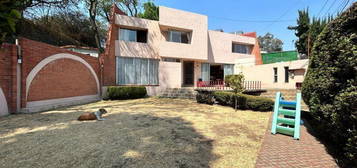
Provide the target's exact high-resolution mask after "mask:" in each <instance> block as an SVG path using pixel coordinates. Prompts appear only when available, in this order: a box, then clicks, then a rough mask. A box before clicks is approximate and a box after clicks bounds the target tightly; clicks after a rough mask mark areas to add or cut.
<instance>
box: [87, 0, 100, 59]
mask: <svg viewBox="0 0 357 168" xmlns="http://www.w3.org/2000/svg"><path fill="white" fill-rule="evenodd" d="M97 5H98V2H97V0H90V7H89V18H90V23H91V27H92V30H93V31H94V34H95V37H94V38H95V43H96V45H97V48H98V50H99V52H100V53H101V52H102V50H103V49H102V46H101V44H100V37H99V31H98V26H97V23H96V16H97Z"/></svg>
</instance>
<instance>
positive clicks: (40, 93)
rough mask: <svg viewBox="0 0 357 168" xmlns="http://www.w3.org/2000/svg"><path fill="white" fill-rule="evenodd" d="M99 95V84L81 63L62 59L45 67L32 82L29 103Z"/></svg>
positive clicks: (28, 97)
mask: <svg viewBox="0 0 357 168" xmlns="http://www.w3.org/2000/svg"><path fill="white" fill-rule="evenodd" d="M96 94H98V90H97V83H96V80H95V78H94V77H93V75H92V74H91V72H90V70H89V69H88V68H87V67H86V66H85V65H83V64H82V63H81V62H78V61H75V60H72V59H68V58H64V59H63V58H61V59H58V60H55V61H52V62H51V63H49V64H47V65H45V66H44V67H43V68H42V69H41V70H40V71H39V72H38V73H37V75H36V77H35V78H34V79H33V80H32V82H31V86H30V87H29V91H28V96H27V101H28V102H31V101H39V100H48V99H58V98H66V97H76V96H83V95H96Z"/></svg>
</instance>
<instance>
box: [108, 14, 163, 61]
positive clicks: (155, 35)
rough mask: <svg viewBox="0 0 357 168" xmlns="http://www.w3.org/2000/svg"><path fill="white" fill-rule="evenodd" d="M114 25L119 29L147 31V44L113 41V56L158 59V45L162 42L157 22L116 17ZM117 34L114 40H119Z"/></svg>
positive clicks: (121, 16) (122, 16) (123, 16)
mask: <svg viewBox="0 0 357 168" xmlns="http://www.w3.org/2000/svg"><path fill="white" fill-rule="evenodd" d="M115 24H117V27H121V28H134V29H145V30H148V35H147V43H138V42H126V41H119V40H116V41H115V56H126V57H140V58H155V59H158V58H159V44H160V41H161V40H162V35H161V32H160V28H159V24H158V22H157V21H152V20H147V19H141V18H135V17H129V16H125V15H116V17H115ZM119 35H120V34H119V32H117V34H116V39H119V38H118V37H119Z"/></svg>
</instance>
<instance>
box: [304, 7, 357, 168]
mask: <svg viewBox="0 0 357 168" xmlns="http://www.w3.org/2000/svg"><path fill="white" fill-rule="evenodd" d="M356 13H357V3H354V4H353V5H352V6H351V7H350V8H349V9H348V10H346V11H345V12H343V13H342V14H341V15H340V16H338V17H337V18H336V19H335V20H333V21H331V22H330V23H329V24H328V25H327V26H326V27H325V28H324V30H323V31H322V32H321V34H320V35H319V36H318V39H317V40H316V42H315V44H314V46H313V49H312V54H311V56H310V64H309V67H308V71H307V74H306V77H305V80H304V82H303V85H302V95H303V99H304V101H305V103H306V104H307V105H308V106H309V109H310V113H311V115H312V117H313V118H314V119H315V120H316V122H317V123H318V124H316V127H315V129H317V131H316V132H319V134H320V136H321V137H322V138H323V139H326V140H327V141H328V142H329V143H332V144H334V145H335V149H339V151H338V154H337V156H342V157H341V158H340V159H342V160H341V161H343V162H344V163H345V165H348V167H357V86H356V85H357V68H356V67H357V52H356V51H357V14H356Z"/></svg>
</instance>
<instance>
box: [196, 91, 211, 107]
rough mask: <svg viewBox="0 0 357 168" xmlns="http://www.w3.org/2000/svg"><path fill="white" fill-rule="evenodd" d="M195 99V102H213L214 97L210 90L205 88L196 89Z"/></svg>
mask: <svg viewBox="0 0 357 168" xmlns="http://www.w3.org/2000/svg"><path fill="white" fill-rule="evenodd" d="M197 92H198V93H197V95H196V101H197V103H203V104H210V105H212V104H214V102H215V99H214V97H213V94H212V92H210V91H206V90H197Z"/></svg>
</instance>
